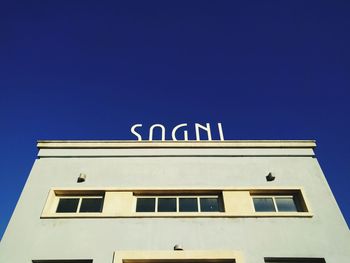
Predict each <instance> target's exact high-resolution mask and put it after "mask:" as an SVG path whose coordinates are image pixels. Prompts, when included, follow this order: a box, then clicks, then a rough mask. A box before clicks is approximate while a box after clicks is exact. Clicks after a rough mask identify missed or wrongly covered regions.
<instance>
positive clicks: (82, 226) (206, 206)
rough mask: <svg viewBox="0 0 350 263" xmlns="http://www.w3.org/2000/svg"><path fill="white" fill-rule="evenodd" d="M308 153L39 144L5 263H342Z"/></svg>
mask: <svg viewBox="0 0 350 263" xmlns="http://www.w3.org/2000/svg"><path fill="white" fill-rule="evenodd" d="M315 146H316V144H315V142H314V141H187V142H185V141H176V142H174V141H164V142H149V141H139V142H138V141H39V142H38V148H39V153H38V159H37V160H36V161H35V163H34V165H33V168H32V170H31V172H30V175H29V177H28V180H27V182H26V185H25V187H24V189H23V192H22V194H21V197H20V199H19V201H18V203H17V206H16V209H15V211H14V213H13V215H12V218H11V220H10V223H9V225H8V227H7V229H6V232H5V234H4V236H3V239H2V241H1V243H0V262H4V263H5V262H6V263H20V262H21V263H22V262H23V263H24V262H28V263H29V262H34V263H39V262H40V263H51V262H55V263H67V262H71V263H88V262H89V263H91V262H93V263H178V262H180V263H181V262H182V263H188V262H190V263H197V262H198V263H199V262H201V263H202V262H204V263H264V262H265V263H268V262H270V263H271V262H275V263H277V262H280V263H282V262H289V263H292V262H293V263H297V262H304V263H306V262H308V263H321V262H322V263H324V262H327V263H347V262H349V260H350V234H349V229H348V227H347V225H346V222H345V220H344V218H343V216H342V214H341V212H340V210H339V208H338V206H337V203H336V201H335V199H334V197H333V195H332V192H331V190H330V188H329V186H328V184H327V182H326V179H325V177H324V175H323V173H322V170H321V168H320V166H319V164H318V162H317V159H316V157H315V154H314V151H313V149H314V147H315Z"/></svg>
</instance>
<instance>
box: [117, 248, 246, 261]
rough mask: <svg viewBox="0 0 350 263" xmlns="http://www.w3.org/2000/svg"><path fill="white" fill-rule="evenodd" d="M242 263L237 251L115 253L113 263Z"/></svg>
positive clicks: (240, 255)
mask: <svg viewBox="0 0 350 263" xmlns="http://www.w3.org/2000/svg"><path fill="white" fill-rule="evenodd" d="M141 262H142V263H243V262H244V260H243V257H242V254H241V253H240V252H238V251H232V250H230V251H225V250H222V251H220V252H219V253H218V251H210V250H205V251H204V250H197V251H196V250H186V252H185V253H181V252H179V251H154V250H153V251H152V250H150V251H137V250H136V251H135V250H133V251H117V252H114V257H113V263H141Z"/></svg>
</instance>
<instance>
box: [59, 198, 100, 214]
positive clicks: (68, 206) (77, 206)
mask: <svg viewBox="0 0 350 263" xmlns="http://www.w3.org/2000/svg"><path fill="white" fill-rule="evenodd" d="M102 208H103V196H60V197H59V201H58V205H57V209H56V213H101V212H102Z"/></svg>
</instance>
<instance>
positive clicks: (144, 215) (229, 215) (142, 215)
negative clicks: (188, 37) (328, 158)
mask: <svg viewBox="0 0 350 263" xmlns="http://www.w3.org/2000/svg"><path fill="white" fill-rule="evenodd" d="M254 217H255V218H258V217H313V214H312V213H309V212H296V213H294V212H254V213H250V214H232V213H225V212H215V213H133V214H128V215H127V214H124V215H112V214H106V213H84V214H82V213H65V214H57V213H55V214H46V215H44V214H43V215H42V216H41V217H40V218H42V219H45V218H254Z"/></svg>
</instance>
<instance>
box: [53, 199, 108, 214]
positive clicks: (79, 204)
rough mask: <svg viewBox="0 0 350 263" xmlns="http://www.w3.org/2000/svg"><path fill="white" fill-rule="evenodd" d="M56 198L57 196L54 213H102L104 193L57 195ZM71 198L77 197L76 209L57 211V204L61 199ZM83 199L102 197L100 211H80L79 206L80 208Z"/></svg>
mask: <svg viewBox="0 0 350 263" xmlns="http://www.w3.org/2000/svg"><path fill="white" fill-rule="evenodd" d="M57 198H58V203H57V206H56V210H55V213H56V214H86V213H102V211H103V205H104V195H58V196H57ZM73 198H75V199H79V201H78V206H77V209H76V211H75V212H57V209H58V205H59V203H60V200H61V199H73ZM83 199H102V204H101V211H99V212H81V211H80V208H81V204H82V202H83Z"/></svg>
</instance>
